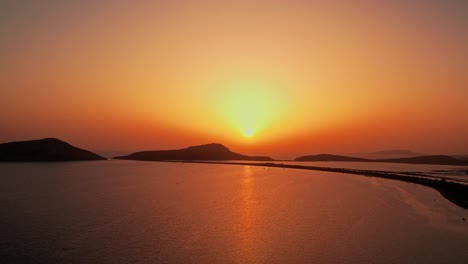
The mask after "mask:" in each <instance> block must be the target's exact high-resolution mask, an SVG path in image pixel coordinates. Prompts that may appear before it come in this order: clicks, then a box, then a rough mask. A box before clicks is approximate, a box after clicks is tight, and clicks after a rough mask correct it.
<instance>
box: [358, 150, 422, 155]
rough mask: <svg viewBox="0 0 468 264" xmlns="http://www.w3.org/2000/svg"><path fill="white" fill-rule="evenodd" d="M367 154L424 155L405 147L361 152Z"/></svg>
mask: <svg viewBox="0 0 468 264" xmlns="http://www.w3.org/2000/svg"><path fill="white" fill-rule="evenodd" d="M362 154H368V155H388V156H424V155H423V154H421V153H416V152H413V151H411V150H406V149H391V150H382V151H376V152H369V153H362Z"/></svg>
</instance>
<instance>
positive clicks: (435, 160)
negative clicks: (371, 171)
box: [295, 154, 468, 166]
mask: <svg viewBox="0 0 468 264" xmlns="http://www.w3.org/2000/svg"><path fill="white" fill-rule="evenodd" d="M295 161H348V162H387V163H408V164H432V165H461V166H466V165H468V163H467V162H466V161H465V160H462V159H457V158H454V157H451V156H447V155H424V156H416V157H409V158H392V159H365V158H356V157H349V156H340V155H333V154H318V155H306V156H301V157H298V158H296V159H295Z"/></svg>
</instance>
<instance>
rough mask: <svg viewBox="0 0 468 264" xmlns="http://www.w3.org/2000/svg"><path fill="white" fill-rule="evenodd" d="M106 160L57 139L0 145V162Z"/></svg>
mask: <svg viewBox="0 0 468 264" xmlns="http://www.w3.org/2000/svg"><path fill="white" fill-rule="evenodd" d="M86 160H106V158H104V157H101V156H99V155H97V154H95V153H93V152H91V151H88V150H84V149H80V148H77V147H75V146H72V145H70V144H69V143H67V142H64V141H61V140H60V139H57V138H44V139H37V140H29V141H17V142H8V143H3V144H0V161H15V162H57V161H86Z"/></svg>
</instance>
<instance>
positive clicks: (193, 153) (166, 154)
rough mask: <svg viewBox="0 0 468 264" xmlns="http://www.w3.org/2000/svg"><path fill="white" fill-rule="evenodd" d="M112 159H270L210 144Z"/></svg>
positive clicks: (145, 152) (146, 152)
mask: <svg viewBox="0 0 468 264" xmlns="http://www.w3.org/2000/svg"><path fill="white" fill-rule="evenodd" d="M114 159H125V160H145V161H158V160H160V161H162V160H185V161H186V160H258V161H271V160H273V159H271V158H270V157H261V156H246V155H242V154H238V153H235V152H232V151H231V150H229V149H228V148H226V147H225V146H223V145H221V144H218V143H212V144H206V145H199V146H192V147H188V148H183V149H177V150H153V151H140V152H135V153H133V154H130V155H127V156H119V157H114Z"/></svg>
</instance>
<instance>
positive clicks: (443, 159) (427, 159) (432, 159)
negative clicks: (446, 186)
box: [376, 155, 468, 165]
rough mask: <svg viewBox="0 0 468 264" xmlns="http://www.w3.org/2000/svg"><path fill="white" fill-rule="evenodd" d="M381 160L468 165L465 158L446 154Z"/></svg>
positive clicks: (384, 160) (383, 160)
mask: <svg viewBox="0 0 468 264" xmlns="http://www.w3.org/2000/svg"><path fill="white" fill-rule="evenodd" d="M376 161H379V162H392V163H410V164H437V165H468V164H467V163H465V162H464V161H463V160H460V159H456V158H454V157H450V156H446V155H427V156H418V157H411V158H397V159H378V160H376Z"/></svg>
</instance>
